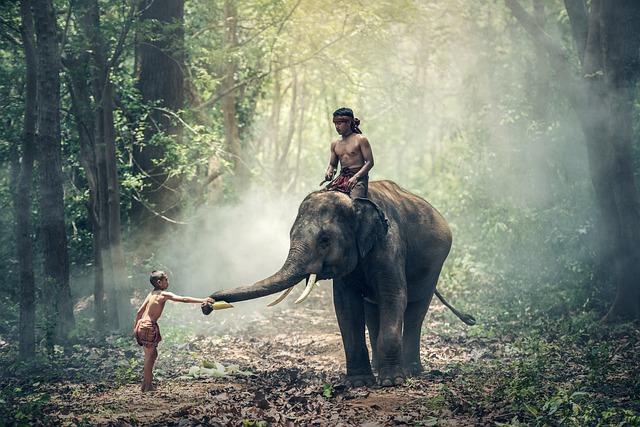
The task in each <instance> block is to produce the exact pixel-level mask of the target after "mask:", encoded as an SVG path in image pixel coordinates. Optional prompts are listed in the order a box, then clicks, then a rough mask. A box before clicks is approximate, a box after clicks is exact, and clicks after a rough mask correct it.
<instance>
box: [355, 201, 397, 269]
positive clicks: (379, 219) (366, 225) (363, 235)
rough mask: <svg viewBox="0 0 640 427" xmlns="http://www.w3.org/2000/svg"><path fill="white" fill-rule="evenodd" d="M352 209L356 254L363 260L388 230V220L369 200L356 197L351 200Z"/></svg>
mask: <svg viewBox="0 0 640 427" xmlns="http://www.w3.org/2000/svg"><path fill="white" fill-rule="evenodd" d="M353 208H354V210H355V212H356V218H357V220H356V222H357V224H356V239H357V242H358V253H359V254H360V258H363V257H364V256H365V255H366V254H367V253H368V252H369V251H370V250H371V248H372V247H373V245H374V244H375V243H376V242H377V241H378V240H379V239H382V238H383V237H384V236H385V235H386V234H387V231H388V230H389V220H387V218H386V217H385V215H384V212H382V209H380V207H379V206H378V205H376V204H375V203H373V202H372V201H371V200H369V199H365V198H361V197H358V198H356V199H354V200H353Z"/></svg>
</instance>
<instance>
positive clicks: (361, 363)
mask: <svg viewBox="0 0 640 427" xmlns="http://www.w3.org/2000/svg"><path fill="white" fill-rule="evenodd" d="M333 301H334V306H335V309H336V317H337V318H338V326H339V327H340V333H341V334H342V344H343V345H344V352H345V356H346V359H347V378H346V383H347V385H352V386H356V387H362V386H365V385H372V384H373V383H374V382H375V377H374V376H373V373H372V372H371V364H370V363H369V352H368V351H367V346H366V342H365V335H364V325H365V320H364V302H363V300H362V295H361V294H360V293H359V292H358V290H357V289H356V287H355V286H350V285H349V284H347V283H345V282H344V281H343V280H339V279H334V281H333Z"/></svg>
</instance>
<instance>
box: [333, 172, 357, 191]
mask: <svg viewBox="0 0 640 427" xmlns="http://www.w3.org/2000/svg"><path fill="white" fill-rule="evenodd" d="M358 170H359V169H358ZM358 170H356V169H355V168H354V169H349V168H342V169H341V170H340V175H338V177H337V178H336V179H334V180H333V181H331V182H330V183H329V185H327V188H326V189H327V190H331V191H339V192H341V193H345V194H349V193H350V192H351V189H350V188H349V179H351V177H352V176H354V175H355V174H356V172H358Z"/></svg>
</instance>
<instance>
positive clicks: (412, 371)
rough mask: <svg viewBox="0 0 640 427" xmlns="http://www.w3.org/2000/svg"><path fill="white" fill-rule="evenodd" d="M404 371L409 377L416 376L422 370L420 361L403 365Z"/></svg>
mask: <svg viewBox="0 0 640 427" xmlns="http://www.w3.org/2000/svg"><path fill="white" fill-rule="evenodd" d="M404 371H405V373H406V374H407V376H409V377H417V376H418V375H420V374H422V372H424V368H423V367H422V364H421V363H420V362H413V363H408V364H406V365H405V366H404Z"/></svg>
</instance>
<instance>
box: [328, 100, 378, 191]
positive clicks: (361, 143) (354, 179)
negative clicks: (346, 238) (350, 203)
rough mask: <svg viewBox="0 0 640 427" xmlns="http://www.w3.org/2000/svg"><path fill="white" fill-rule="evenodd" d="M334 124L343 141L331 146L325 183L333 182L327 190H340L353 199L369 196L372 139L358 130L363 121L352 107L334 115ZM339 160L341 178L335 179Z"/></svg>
mask: <svg viewBox="0 0 640 427" xmlns="http://www.w3.org/2000/svg"><path fill="white" fill-rule="evenodd" d="M333 124H334V125H335V127H336V132H338V134H340V139H337V140H335V141H333V142H332V143H331V157H330V158H329V167H327V172H326V173H325V177H324V181H322V182H321V183H320V185H322V184H324V183H325V182H327V181H331V182H330V183H329V185H328V186H327V188H326V189H327V190H334V191H340V192H342V193H345V194H348V195H349V196H350V197H351V198H352V199H355V198H357V197H367V192H368V185H369V175H368V173H369V171H370V170H371V168H372V167H373V153H372V152H371V145H369V140H368V139H367V138H366V137H365V136H364V135H362V131H360V128H358V125H360V120H359V119H357V118H356V117H354V116H353V111H352V110H351V109H350V108H339V109H337V110H336V111H335V112H334V113H333ZM338 160H339V161H340V175H339V176H338V178H336V179H335V180H333V176H334V175H335V173H336V168H337V167H338Z"/></svg>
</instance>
